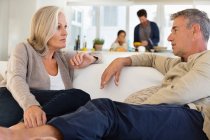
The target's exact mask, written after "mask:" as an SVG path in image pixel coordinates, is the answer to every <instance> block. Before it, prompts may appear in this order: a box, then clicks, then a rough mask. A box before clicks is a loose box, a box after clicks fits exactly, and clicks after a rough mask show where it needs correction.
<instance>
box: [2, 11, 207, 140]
mask: <svg viewBox="0 0 210 140" xmlns="http://www.w3.org/2000/svg"><path fill="white" fill-rule="evenodd" d="M171 19H172V20H174V22H173V27H172V29H171V34H170V35H169V37H168V40H169V41H170V42H171V45H172V49H173V53H174V54H175V55H177V56H179V57H180V58H165V57H163V56H157V55H154V54H141V55H135V56H131V57H125V58H117V59H115V60H114V61H113V62H112V63H111V64H110V65H109V66H108V67H107V68H106V70H105V71H104V73H103V75H102V78H101V88H104V87H105V85H106V84H108V82H109V81H110V79H112V77H114V79H115V84H116V85H117V84H119V83H118V81H119V75H120V71H121V70H122V68H123V67H124V66H150V67H154V68H155V69H157V70H158V71H160V72H161V73H162V74H163V75H164V76H165V78H164V79H163V82H162V85H161V86H160V87H155V89H156V90H154V89H153V90H152V89H151V90H147V92H146V93H144V95H145V94H147V93H148V96H146V98H145V97H143V98H142V97H141V93H142V91H141V92H139V93H135V94H134V95H132V96H130V97H129V99H127V102H129V103H130V104H127V103H121V102H115V101H111V100H109V99H95V100H92V101H90V102H88V103H87V104H86V105H85V106H83V107H81V108H80V109H78V110H77V111H76V112H74V113H71V114H66V115H64V116H60V117H56V118H54V119H53V120H51V121H50V122H49V123H48V125H44V126H41V127H36V128H31V129H24V130H10V129H6V128H0V140H7V139H8V140H9V139H13V140H19V139H21V140H24V139H28V137H38V136H43V137H44V136H51V137H54V138H57V139H59V140H60V139H64V140H74V139H85V140H100V139H107V140H140V139H143V140H208V138H210V86H209V83H210V51H207V42H208V39H209V33H210V20H209V18H208V16H207V14H206V13H204V12H202V11H199V10H197V9H186V10H183V11H180V12H177V13H175V14H173V15H172V16H171ZM151 92H153V93H151ZM133 104H138V105H133Z"/></svg>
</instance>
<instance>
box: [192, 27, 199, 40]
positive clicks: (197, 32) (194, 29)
mask: <svg viewBox="0 0 210 140" xmlns="http://www.w3.org/2000/svg"><path fill="white" fill-rule="evenodd" d="M192 32H193V38H194V39H197V38H198V37H200V35H201V26H200V25H199V24H197V23H196V24H193V25H192Z"/></svg>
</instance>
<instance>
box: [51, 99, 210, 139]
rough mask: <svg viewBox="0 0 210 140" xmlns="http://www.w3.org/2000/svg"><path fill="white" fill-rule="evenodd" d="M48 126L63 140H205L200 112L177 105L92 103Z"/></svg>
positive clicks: (100, 100)
mask: <svg viewBox="0 0 210 140" xmlns="http://www.w3.org/2000/svg"><path fill="white" fill-rule="evenodd" d="M49 124H50V125H52V126H55V127H56V128H58V130H60V132H61V133H62V134H63V136H64V140H208V139H207V137H206V135H205V133H204V132H203V131H202V128H203V117H202V115H201V113H200V112H198V111H196V110H192V109H190V108H188V107H185V106H178V105H166V104H160V105H129V104H125V103H120V102H113V101H111V100H109V99H95V100H92V101H90V102H88V103H87V104H86V105H85V106H83V107H80V108H79V109H78V110H77V111H76V112H74V113H70V114H66V115H63V116H60V117H56V118H53V119H52V120H51V121H49Z"/></svg>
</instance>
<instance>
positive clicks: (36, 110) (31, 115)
mask: <svg viewBox="0 0 210 140" xmlns="http://www.w3.org/2000/svg"><path fill="white" fill-rule="evenodd" d="M46 122H47V117H46V114H45V112H44V111H43V110H42V109H41V108H40V107H39V106H37V105H33V106H30V107H29V108H28V109H26V111H25V112H24V124H25V127H26V128H32V127H38V126H41V125H44V124H46Z"/></svg>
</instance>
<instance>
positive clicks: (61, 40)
mask: <svg viewBox="0 0 210 140" xmlns="http://www.w3.org/2000/svg"><path fill="white" fill-rule="evenodd" d="M66 28H67V22H66V18H65V15H64V14H63V13H62V12H61V13H59V15H58V25H57V31H56V32H55V34H54V35H53V36H52V38H50V40H49V41H48V43H47V44H48V46H49V49H50V50H54V51H56V50H58V49H62V48H65V47H66V37H67V31H66Z"/></svg>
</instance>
